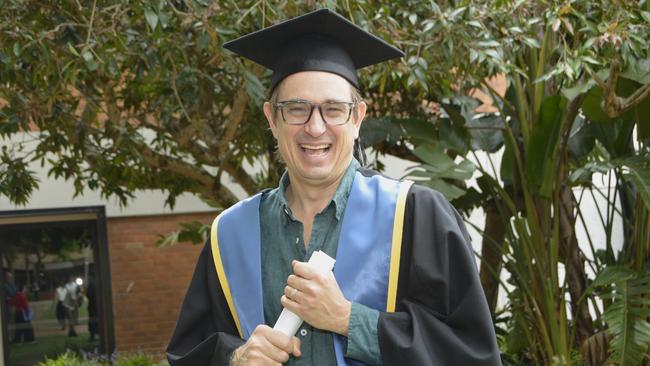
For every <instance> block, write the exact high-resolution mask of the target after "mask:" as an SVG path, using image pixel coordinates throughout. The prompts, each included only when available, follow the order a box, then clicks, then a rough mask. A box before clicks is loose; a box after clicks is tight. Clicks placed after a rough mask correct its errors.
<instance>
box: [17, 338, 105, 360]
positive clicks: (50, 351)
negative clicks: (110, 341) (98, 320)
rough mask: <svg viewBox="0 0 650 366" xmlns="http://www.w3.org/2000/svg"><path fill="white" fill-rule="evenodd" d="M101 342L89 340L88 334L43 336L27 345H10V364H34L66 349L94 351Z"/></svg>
mask: <svg viewBox="0 0 650 366" xmlns="http://www.w3.org/2000/svg"><path fill="white" fill-rule="evenodd" d="M98 345H99V342H98V341H97V340H95V342H92V343H91V342H89V341H88V335H87V334H80V335H79V337H68V336H67V335H66V334H60V335H48V336H41V337H38V338H37V339H36V343H33V344H25V345H10V349H11V351H10V354H9V365H12V366H33V365H37V364H38V363H39V362H40V361H43V360H44V359H45V357H50V358H52V357H55V356H56V355H58V354H61V353H64V352H65V350H66V349H73V350H86V351H92V350H94V349H95V348H96V347H97V346H98Z"/></svg>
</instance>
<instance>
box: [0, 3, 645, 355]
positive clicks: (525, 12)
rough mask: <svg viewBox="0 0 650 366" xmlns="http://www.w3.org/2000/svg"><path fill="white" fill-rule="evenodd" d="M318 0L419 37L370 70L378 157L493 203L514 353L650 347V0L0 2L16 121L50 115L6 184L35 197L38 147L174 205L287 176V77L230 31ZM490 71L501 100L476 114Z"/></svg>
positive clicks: (484, 268) (0, 162)
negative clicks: (269, 101) (280, 122)
mask: <svg viewBox="0 0 650 366" xmlns="http://www.w3.org/2000/svg"><path fill="white" fill-rule="evenodd" d="M318 7H330V8H335V9H336V10H337V11H338V12H339V13H341V14H343V15H344V16H346V17H348V18H350V19H352V20H354V22H355V23H356V24H358V25H359V26H361V27H363V28H367V29H369V30H371V31H372V32H373V33H375V34H377V35H379V36H380V37H383V38H385V39H387V40H390V41H391V42H392V43H394V44H396V45H397V46H398V47H400V48H401V49H403V50H405V52H406V53H407V56H406V57H405V58H404V59H403V60H400V61H395V62H391V63H386V64H383V65H378V66H375V67H372V68H369V69H367V70H363V71H361V82H362V89H363V94H364V95H365V97H366V99H367V101H368V103H369V104H370V111H371V118H369V119H368V120H367V121H366V122H365V123H364V125H363V130H362V136H363V138H364V140H365V142H366V144H368V145H369V146H371V148H372V152H373V154H374V155H375V158H377V159H376V163H375V168H378V169H381V168H382V164H381V160H382V156H384V155H385V154H390V155H393V156H397V157H400V158H403V159H407V160H411V161H414V162H417V163H418V164H417V165H416V166H415V167H414V168H413V169H412V170H411V171H410V172H409V175H410V176H411V177H412V178H413V179H416V180H419V181H420V182H422V183H423V184H427V185H430V186H431V187H433V188H435V189H438V190H440V191H442V192H443V193H445V194H446V195H447V197H448V198H450V199H451V200H453V203H454V204H455V205H456V207H458V208H459V210H461V211H462V212H464V213H466V214H467V213H469V212H470V211H471V210H472V209H475V208H477V207H480V208H482V209H483V210H484V212H485V224H484V225H483V226H482V227H480V228H477V229H481V230H483V243H482V250H481V253H480V256H481V280H482V282H483V286H484V288H485V291H486V296H487V298H488V301H489V303H490V306H491V310H492V311H493V313H494V317H495V326H496V327H497V331H498V334H499V342H500V346H501V349H502V352H503V359H504V363H506V364H539V365H549V364H554V365H573V364H575V365H582V364H590V365H605V364H619V365H640V364H643V363H644V362H645V363H646V364H647V363H648V353H649V347H650V324H649V323H648V316H649V315H650V299H649V293H650V269H649V258H650V217H649V216H648V209H649V208H650V156H649V153H650V152H649V151H648V146H649V145H648V142H649V139H650V124H649V123H648V119H647V118H648V117H647V116H648V115H650V98H649V94H650V57H649V50H648V42H647V39H648V38H650V35H649V33H650V3H649V2H648V1H647V0H642V1H623V0H619V1H616V0H597V1H591V0H566V1H550V0H549V1H546V0H540V1H523V0H520V1H507V0H498V1H461V0H458V1H444V2H443V1H440V2H434V1H414V0H402V1H370V0H367V1H363V0H361V1H355V2H349V1H341V2H335V1H323V2H316V1H278V2H268V1H264V0H257V1H237V2H235V1H225V0H224V1H215V2H208V1H190V0H187V1H182V0H159V1H155V2H148V3H139V2H130V1H126V0H124V1H101V0H95V1H93V2H92V3H91V2H86V3H83V4H82V3H80V2H77V1H65V0H64V1H59V2H52V3H42V2H35V1H28V0H22V1H19V0H0V137H1V138H5V139H7V138H9V137H15V136H17V134H18V133H19V132H20V131H25V130H34V127H35V128H36V129H38V130H39V132H31V133H29V134H26V135H22V136H23V137H22V140H20V139H19V140H18V142H14V143H11V144H3V146H2V150H1V151H0V194H2V195H5V196H8V197H9V198H10V199H11V200H12V201H13V202H16V203H19V204H20V203H22V204H25V203H26V202H28V199H29V194H30V192H31V191H32V190H33V189H35V188H36V187H37V186H38V182H37V181H36V179H35V178H34V177H35V173H34V172H33V171H32V170H31V169H30V167H29V164H30V163H31V162H41V164H43V163H45V162H47V163H48V164H50V165H49V166H50V167H51V169H50V174H51V175H53V176H56V177H63V178H66V179H70V180H72V181H73V182H74V184H75V187H76V189H77V192H82V191H83V190H84V189H86V188H90V189H98V190H101V192H102V193H103V194H104V195H105V196H110V195H115V196H117V197H119V198H120V199H121V200H122V202H123V203H125V204H126V203H127V202H128V199H129V197H132V196H133V194H134V193H135V192H136V191H137V190H139V189H153V188H156V189H163V190H164V191H166V192H167V193H168V203H169V204H172V205H173V203H174V199H175V197H176V196H177V195H179V194H180V193H183V192H193V193H195V194H197V195H199V196H200V197H202V198H203V199H204V200H205V201H207V202H209V203H211V204H212V205H214V206H216V207H226V206H228V205H230V204H232V203H233V202H235V201H236V200H237V197H235V194H234V193H233V192H232V191H231V190H230V189H229V188H228V187H226V186H225V185H223V184H222V182H224V181H225V180H232V181H234V182H236V183H237V184H238V185H239V186H241V187H242V188H243V190H244V191H245V192H246V193H248V194H251V193H253V192H256V191H257V190H259V189H260V188H263V187H268V186H273V185H275V183H276V182H277V180H278V177H279V175H280V174H281V172H282V169H283V168H282V164H281V162H280V161H278V158H277V156H276V154H275V146H274V142H273V140H272V137H271V135H270V134H269V133H267V132H266V131H265V129H266V127H265V124H266V123H265V122H264V118H263V116H262V114H261V109H260V106H261V104H262V102H263V100H264V99H265V94H266V90H265V85H267V82H268V78H269V74H268V72H266V71H264V70H262V69H260V68H259V67H258V66H256V65H254V64H251V63H249V62H248V61H246V60H243V59H241V58H237V57H234V56H233V55H232V54H230V53H228V52H227V51H224V50H223V49H222V48H221V45H222V44H223V43H224V42H225V41H227V40H229V39H232V38H235V37H237V36H238V35H241V34H244V33H247V32H250V31H252V30H255V29H259V28H260V27H264V26H268V25H270V24H274V23H276V22H278V21H280V20H283V19H286V18H289V17H292V16H295V15H298V14H302V13H304V12H306V11H309V10H312V9H315V8H318ZM495 75H501V76H502V77H503V78H504V80H505V81H504V84H505V88H504V90H505V92H502V90H499V88H497V87H495V84H494V83H493V82H491V80H493V79H489V78H490V77H493V76H495ZM476 89H480V90H482V91H483V92H484V93H486V94H487V95H489V96H490V97H491V98H492V100H493V101H494V105H495V107H496V110H491V111H490V110H488V111H482V112H481V113H478V111H480V110H477V106H478V103H477V102H476V100H475V99H474V98H471V97H469V96H468V95H473V93H474V92H473V90H476ZM5 141H6V140H5ZM14 141H15V140H14ZM251 165H254V166H256V167H258V168H257V169H250V168H248V167H249V166H251ZM470 177H473V178H475V179H476V182H477V184H476V185H471V186H468V185H467V184H466V183H465V182H464V181H466V180H468V179H469V178H470ZM588 199H592V200H593V201H596V202H600V204H599V207H598V217H599V220H596V222H585V213H584V212H583V211H582V208H581V203H582V202H585V201H587V200H588ZM617 223H622V226H623V237H621V238H617V237H615V231H614V226H615V225H616V224H617ZM596 228H597V229H598V230H602V231H603V232H604V233H605V235H604V239H598V238H596V237H591V236H590V235H589V232H590V231H591V232H594V231H596ZM581 229H582V231H586V239H579V236H578V235H577V232H578V231H579V230H581ZM201 230H202V229H201V227H200V225H197V224H195V223H191V224H187V225H186V230H185V232H183V233H177V234H176V238H180V237H183V238H190V239H192V240H195V241H198V240H200V238H201V235H200V232H201ZM173 239H174V238H171V239H170V240H168V241H173ZM618 242H621V243H622V247H621V248H618V247H617V246H616V245H615V243H618ZM502 272H503V273H504V275H501V276H500V275H499V274H500V273H502ZM499 291H504V292H506V294H507V303H506V304H505V305H503V306H500V307H498V308H497V294H498V292H499Z"/></svg>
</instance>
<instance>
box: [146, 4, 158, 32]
mask: <svg viewBox="0 0 650 366" xmlns="http://www.w3.org/2000/svg"><path fill="white" fill-rule="evenodd" d="M144 17H145V19H146V20H147V24H149V27H151V30H155V29H156V26H157V25H158V14H156V12H155V11H153V10H152V9H151V8H148V7H147V8H145V9H144Z"/></svg>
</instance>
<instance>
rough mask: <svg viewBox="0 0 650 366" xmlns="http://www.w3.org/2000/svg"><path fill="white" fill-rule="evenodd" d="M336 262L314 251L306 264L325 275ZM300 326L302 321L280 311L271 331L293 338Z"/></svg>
mask: <svg viewBox="0 0 650 366" xmlns="http://www.w3.org/2000/svg"><path fill="white" fill-rule="evenodd" d="M335 262H336V260H335V259H334V258H332V257H330V256H329V255H327V254H325V253H324V252H322V251H320V250H319V251H316V252H314V253H312V255H311V257H310V258H309V261H308V262H307V264H309V265H310V266H312V267H314V268H316V270H317V271H318V272H320V273H322V274H324V275H325V274H327V273H328V272H329V271H331V270H332V268H334V263H335ZM301 324H302V319H300V317H299V316H298V315H296V314H294V313H292V312H291V311H290V310H288V309H282V313H281V314H280V317H279V318H278V321H277V322H276V323H275V325H274V326H273V329H277V330H279V331H281V332H282V333H284V334H286V335H287V336H289V337H293V335H294V334H296V332H297V331H298V328H300V325H301Z"/></svg>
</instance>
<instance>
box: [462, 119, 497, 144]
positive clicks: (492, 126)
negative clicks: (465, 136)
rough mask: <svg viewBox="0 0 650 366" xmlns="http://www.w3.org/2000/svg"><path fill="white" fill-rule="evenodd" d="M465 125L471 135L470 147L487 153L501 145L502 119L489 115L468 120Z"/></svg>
mask: <svg viewBox="0 0 650 366" xmlns="http://www.w3.org/2000/svg"><path fill="white" fill-rule="evenodd" d="M465 127H467V129H468V130H469V133H470V135H471V136H472V140H471V142H472V149H474V150H482V151H486V152H489V153H493V152H496V151H497V150H499V149H500V148H501V147H502V146H503V129H504V124H503V119H502V118H501V117H500V116H497V115H489V116H485V117H481V118H474V119H471V120H469V121H468V122H467V123H466V124H465Z"/></svg>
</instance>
